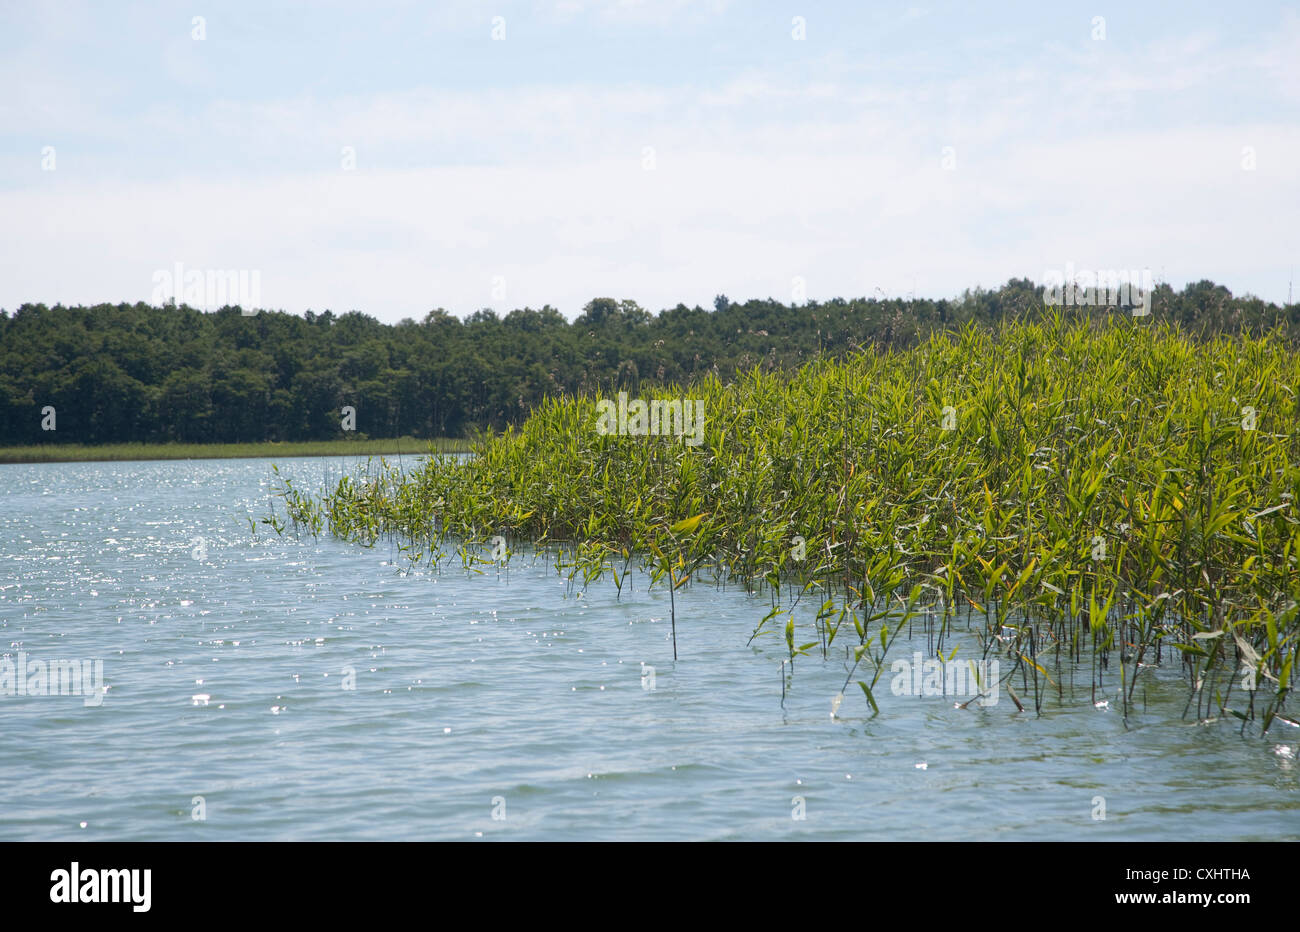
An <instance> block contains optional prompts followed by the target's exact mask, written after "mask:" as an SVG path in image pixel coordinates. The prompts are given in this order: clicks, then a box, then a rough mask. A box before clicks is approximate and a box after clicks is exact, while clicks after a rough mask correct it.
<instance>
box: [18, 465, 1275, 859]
mask: <svg viewBox="0 0 1300 932" xmlns="http://www.w3.org/2000/svg"><path fill="white" fill-rule="evenodd" d="M409 462H410V460H409V459H408V463H409ZM355 464H356V461H355V460H344V459H342V458H337V457H335V458H313V459H293V460H281V461H279V466H280V470H281V473H282V474H283V475H287V476H289V477H291V478H293V479H294V480H295V484H296V485H299V486H301V487H303V488H306V489H317V488H320V487H322V486H323V484H324V483H325V482H326V481H327V480H328V479H329V478H331V477H332V478H335V479H337V478H338V477H339V476H340V475H342V474H343V472H344V471H345V470H347V469H350V468H351V467H353V466H354V465H355ZM271 467H272V461H271V460H264V459H241V460H201V461H170V462H113V463H58V464H41V465H30V466H29V465H6V466H0V489H2V491H0V638H3V641H2V642H0V647H2V648H3V654H4V657H3V659H4V661H5V662H6V663H8V664H9V665H10V669H11V670H14V671H17V670H19V669H20V668H21V666H22V665H26V669H27V670H28V671H32V670H37V669H41V668H43V669H46V670H49V669H51V668H52V667H53V666H54V664H55V662H57V661H75V662H76V663H78V664H81V665H82V668H81V669H82V673H83V674H84V675H83V676H81V678H79V679H77V680H76V681H75V682H74V683H73V686H76V687H79V686H83V685H86V684H90V686H91V687H93V689H91V688H87V690H86V693H91V694H79V693H77V692H75V690H74V691H73V692H72V693H71V694H62V695H60V694H53V695H42V694H39V693H40V692H41V691H42V689H41V680H42V679H45V677H38V678H37V679H36V680H35V681H27V682H24V683H23V688H21V689H18V688H11V689H10V690H8V692H11V693H13V694H12V695H11V694H0V775H2V776H3V780H2V781H0V838H5V839H8V840H20V839H21V840H67V839H84V840H261V839H322V840H323V839H357V840H359V839H374V840H424V839H465V840H473V839H477V838H483V839H548V840H573V839H628V840H632V839H785V838H791V839H804V838H817V839H845V840H848V839H869V840H891V841H923V840H947V841H953V840H998V839H1005V840H1030V839H1033V840H1043V839H1053V840H1091V839H1098V840H1101V839H1108V840H1121V839H1125V840H1126V839H1149V840H1164V839H1167V840H1209V839H1215V840H1226V839H1239V840H1251V839H1258V840H1282V839H1297V838H1300V768H1298V762H1297V759H1296V758H1297V739H1298V736H1297V734H1296V729H1294V728H1291V727H1289V726H1287V725H1285V724H1275V725H1274V727H1273V728H1272V729H1271V730H1270V732H1269V735H1268V736H1267V737H1265V738H1260V737H1259V735H1258V732H1257V729H1255V730H1254V731H1253V732H1248V733H1247V735H1246V736H1244V737H1243V736H1242V734H1241V732H1240V723H1239V722H1235V721H1216V722H1210V723H1205V724H1202V723H1197V722H1195V721H1194V720H1191V719H1188V720H1184V719H1183V718H1182V712H1183V706H1184V702H1185V701H1186V696H1187V692H1186V687H1185V684H1184V682H1183V680H1182V679H1181V678H1180V677H1179V674H1178V669H1177V666H1176V664H1170V663H1166V665H1165V667H1163V668H1160V669H1154V670H1144V671H1143V677H1144V678H1145V682H1140V683H1139V686H1138V690H1137V697H1136V702H1137V707H1138V708H1137V710H1136V712H1135V713H1134V714H1133V715H1131V716H1130V719H1129V722H1128V724H1127V726H1126V724H1125V722H1124V720H1123V716H1122V714H1121V712H1120V711H1119V708H1118V706H1119V703H1118V700H1117V697H1116V695H1115V689H1116V688H1117V684H1118V676H1117V674H1116V673H1115V672H1114V671H1112V673H1111V674H1110V675H1109V676H1108V678H1107V680H1106V683H1107V691H1108V692H1107V694H1105V695H1101V696H1099V697H1098V698H1097V701H1096V702H1095V703H1094V701H1093V697H1092V696H1091V695H1090V689H1089V685H1088V684H1089V671H1088V670H1087V669H1082V670H1081V671H1079V672H1078V675H1077V676H1074V677H1067V678H1065V679H1064V682H1063V683H1062V687H1063V689H1064V693H1065V695H1064V700H1063V701H1058V700H1057V699H1056V697H1055V692H1054V691H1053V695H1052V696H1051V697H1050V698H1049V699H1048V700H1047V702H1046V703H1045V705H1044V708H1043V714H1042V715H1041V716H1036V715H1035V714H1034V713H1033V711H1032V706H1031V708H1030V711H1028V712H1026V713H1018V712H1016V711H1015V706H1014V705H1013V704H1012V702H1010V701H1009V699H1008V697H1007V696H1006V695H1005V694H1003V695H1001V696H1000V697H999V699H998V701H997V702H995V703H992V704H989V705H987V706H981V705H980V704H979V703H978V702H976V703H971V704H970V705H969V706H968V707H966V708H958V707H957V706H958V705H959V704H960V703H961V702H964V701H965V699H966V698H969V697H962V698H961V699H960V700H954V697H953V696H932V695H924V694H923V695H912V694H910V693H909V692H907V691H903V694H901V695H896V694H894V693H893V692H892V691H891V689H890V683H891V674H890V673H888V672H886V673H885V674H884V675H883V676H882V678H881V681H880V683H879V684H878V686H877V689H876V691H875V694H876V698H877V700H878V702H879V705H880V710H881V714H880V715H879V716H877V717H875V718H872V717H870V711H871V710H870V708H869V707H868V705H867V702H866V700H865V697H864V696H863V694H862V692H861V690H860V689H859V688H858V687H857V686H856V685H854V683H850V684H849V688H848V689H846V690H845V691H844V697H843V700H842V703H841V704H840V705H839V706H838V714H837V715H836V716H832V702H833V700H834V698H835V697H836V696H837V694H839V693H840V691H841V689H842V688H843V687H844V682H845V678H846V675H847V670H846V665H845V661H844V650H843V644H842V642H841V641H837V642H836V643H835V644H833V645H832V646H831V652H830V658H829V659H823V658H822V657H821V654H820V652H818V654H817V655H816V656H815V657H813V656H810V657H800V658H798V659H797V660H796V661H795V665H794V672H793V675H792V676H787V673H788V671H783V670H782V667H781V662H782V660H783V659H785V658H786V657H787V653H786V649H785V644H784V641H783V640H782V638H781V635H780V633H779V632H778V631H776V630H775V629H774V631H773V633H772V634H770V635H765V636H762V637H760V638H758V639H756V640H755V641H754V642H753V643H752V644H748V645H747V643H746V642H747V641H748V640H749V637H750V634H751V633H752V631H753V629H754V627H755V626H756V625H757V624H758V622H759V620H761V619H762V618H763V616H764V615H765V614H766V613H767V611H768V609H769V607H770V600H769V598H768V597H767V596H764V595H749V594H746V593H745V592H744V591H743V590H741V589H737V588H734V587H727V588H725V589H724V588H719V587H715V586H712V585H700V584H695V585H692V586H689V587H687V588H684V589H682V590H679V591H678V593H677V642H678V651H679V654H680V659H679V660H678V661H677V662H676V663H674V662H673V648H672V639H671V630H670V615H669V596H668V592H667V590H666V588H664V587H663V586H662V585H661V586H659V587H657V588H654V589H649V590H647V586H646V582H647V581H646V579H645V578H644V577H637V578H635V579H633V580H632V582H631V588H630V590H629V588H628V587H626V586H625V587H624V590H623V592H622V595H621V597H620V596H619V593H618V590H617V589H616V588H615V586H614V585H613V583H612V581H610V580H609V579H608V578H606V579H603V580H599V581H596V582H593V583H592V584H591V586H589V587H588V588H587V589H586V590H585V591H583V590H582V588H581V586H574V585H571V584H570V583H569V582H568V580H567V579H566V578H564V577H563V576H561V575H559V574H557V572H556V570H555V568H554V565H553V563H552V562H551V561H550V560H549V559H548V558H546V557H545V556H541V557H539V556H537V555H526V554H521V555H516V556H515V558H514V559H513V560H512V561H511V563H510V565H509V567H508V569H507V570H502V571H498V570H496V569H488V570H487V571H486V572H478V573H470V572H467V571H465V570H464V569H463V567H462V566H461V564H460V562H459V561H458V560H456V559H452V560H449V561H446V562H444V564H443V566H442V568H441V569H439V570H437V571H433V570H430V569H429V568H427V567H422V568H419V569H416V570H414V571H412V570H411V569H410V568H409V564H408V561H407V560H406V559H405V558H404V556H403V554H402V553H401V552H399V550H398V548H397V546H396V545H394V544H389V543H387V542H385V543H381V544H379V545H376V546H375V547H373V548H370V549H367V548H363V547H360V546H356V545H351V544H345V543H341V542H338V541H335V540H332V539H319V540H313V539H311V538H310V537H309V536H303V537H301V538H300V539H295V537H294V535H293V533H292V531H291V530H286V531H285V533H284V535H283V536H278V535H277V534H276V532H275V531H274V530H273V529H271V528H269V527H268V526H266V525H263V524H258V523H257V522H258V521H259V520H260V519H261V518H262V517H263V516H265V515H266V514H267V513H268V509H269V507H270V499H271V495H272V488H273V485H274V475H273V473H272V469H271ZM277 512H278V514H280V515H281V516H283V508H278V509H277ZM813 610H814V611H815V607H814V608H813ZM801 640H811V637H808V638H801ZM956 643H960V644H963V647H962V650H963V651H968V650H969V649H970V647H971V646H973V640H971V641H963V640H962V639H961V638H958V640H957V642H956ZM926 649H927V647H926V638H925V637H924V635H923V634H922V633H921V631H920V628H919V627H918V628H917V629H916V630H915V632H914V636H913V637H912V639H911V643H903V642H902V641H900V642H899V645H898V646H897V647H895V648H893V649H891V652H890V658H891V659H893V658H910V657H912V656H913V651H914V650H916V651H925V650H926ZM20 661H21V663H20ZM34 664H39V665H41V667H37V666H33V665H34ZM95 664H101V666H100V667H98V668H97V667H95V666H94V665H95ZM1117 666H1118V665H1116V667H1117ZM1006 668H1007V669H1009V668H1010V661H1007V662H1006ZM94 669H100V670H102V681H100V680H98V679H96V678H95V676H94V674H93V672H92V671H93V670H94ZM1053 675H1054V676H1055V673H1053ZM17 676H18V674H17V673H16V672H15V673H14V674H13V675H12V677H11V679H10V681H9V682H10V684H11V686H12V685H13V684H14V683H15V682H16V679H17ZM858 678H859V677H857V676H855V677H854V680H855V681H856V679H858ZM783 682H784V693H785V695H784V697H783V695H782V693H783ZM47 683H48V680H47ZM32 685H34V686H35V688H27V687H29V686H32ZM63 685H64V686H67V685H68V684H67V682H66V680H65V681H64V683H63ZM45 691H46V692H55V693H57V692H58V690H57V689H54V690H51V689H49V687H48V685H47V686H46V687H45ZM3 692H4V691H3V690H0V693H3ZM24 693H26V694H24ZM33 693H37V694H33ZM1021 695H1022V698H1023V695H1024V694H1023V693H1021Z"/></svg>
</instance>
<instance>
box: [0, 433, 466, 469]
mask: <svg viewBox="0 0 1300 932" xmlns="http://www.w3.org/2000/svg"><path fill="white" fill-rule="evenodd" d="M430 445H432V446H433V448H434V449H435V450H436V451H437V452H439V453H463V452H467V451H469V450H470V449H471V448H472V444H471V443H470V441H468V440H448V439H438V440H420V439H417V438H415V437H399V438H396V439H391V440H310V441H302V442H290V443H271V442H267V443H113V444H106V445H104V446H83V445H79V444H70V443H49V444H41V445H39V446H25V447H0V463H67V462H95V461H114V460H191V459H192V460H202V459H248V458H259V457H270V458H276V459H287V458H290V457H296V456H391V455H396V454H398V453H401V454H402V455H416V456H418V455H420V454H424V453H428V452H429V448H430Z"/></svg>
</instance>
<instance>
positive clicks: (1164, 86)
mask: <svg viewBox="0 0 1300 932" xmlns="http://www.w3.org/2000/svg"><path fill="white" fill-rule="evenodd" d="M1298 207H1300V9H1298V8H1297V6H1296V5H1294V4H1288V3H1273V2H1266V0H1262V2H1250V3H1242V4H1235V5H1232V6H1231V7H1228V6H1226V5H1225V4H1223V3H1221V2H1220V3H1201V2H1177V3H1141V2H1136V3H1135V2H1124V3H1115V2H1113V0H1109V2H1106V0H1090V2H1088V3H1084V4H1080V3H1074V2H1068V0H1067V2H1050V3H1041V2H1029V3H991V4H974V3H967V2H955V3H876V2H873V3H866V2H838V3H832V2H822V3H812V2H803V0H798V2H788V3H786V2H781V3H777V2H740V0H730V2H729V0H696V2H691V0H661V2H653V0H525V2H496V0H492V2H479V0H445V2H433V3H430V2H425V3H382V2H367V3H353V2H349V3H331V2H324V3H313V4H305V3H304V4H282V3H275V2H253V3H242V2H221V3H218V2H213V0H194V2H190V3H188V4H177V3H135V4H130V5H129V6H128V5H118V4H105V3H94V2H89V3H66V2H59V0H42V2H40V3H18V2H14V0H0V308H7V309H9V310H11V311H12V310H13V309H15V308H17V307H18V306H19V305H21V304H23V303H25V302H42V303H46V304H55V303H63V304H78V303H87V304H88V303H99V302H120V301H127V302H134V301H150V300H152V299H153V298H155V297H156V296H157V292H158V287H159V280H160V279H159V277H158V276H159V274H160V273H161V272H162V271H167V272H171V271H172V270H174V269H175V268H176V264H177V263H180V264H181V266H182V268H183V269H184V270H187V271H193V270H199V271H200V272H203V271H211V270H221V271H225V270H242V271H245V272H251V273H256V274H255V280H256V281H257V282H258V283H259V284H260V295H259V297H260V301H259V303H260V304H261V306H264V307H267V308H278V309H283V310H286V311H290V312H293V313H302V312H303V311H306V310H308V309H311V310H314V311H317V312H320V311H323V310H326V309H331V310H333V311H335V312H336V313H342V312H345V311H349V310H359V311H362V312H364V313H367V314H370V315H372V316H374V317H377V318H379V319H380V320H383V321H387V322H396V321H398V320H400V319H403V318H408V317H409V318H413V319H416V320H419V319H421V318H422V317H423V316H424V314H425V313H427V312H428V311H429V310H431V309H433V308H445V309H446V310H448V311H450V312H452V313H453V314H456V315H458V316H466V315H468V314H471V313H473V312H475V311H477V310H479V309H482V308H493V309H495V310H496V311H498V312H499V313H505V312H507V311H509V310H511V309H514V308H519V307H525V306H529V307H534V308H539V307H541V306H543V305H546V304H549V305H551V306H553V307H555V308H557V309H558V310H560V311H561V312H562V313H563V314H564V315H565V316H566V317H568V318H570V319H572V318H573V317H574V316H576V315H577V314H578V313H580V312H581V309H582V307H583V305H584V304H586V302H588V301H589V300H591V299H592V298H594V297H603V296H608V297H614V298H618V299H632V300H634V301H636V302H638V303H639V304H640V305H641V306H642V307H645V308H647V309H649V310H651V311H658V310H660V309H662V308H665V307H672V306H675V305H676V304H678V303H685V304H688V305H696V304H699V305H702V306H705V307H708V306H710V305H711V302H712V300H713V298H714V296H715V295H717V294H726V295H728V296H729V297H730V298H731V300H732V301H744V300H746V299H748V298H769V297H771V298H775V299H777V300H779V301H783V302H787V303H789V302H795V303H800V302H802V301H803V300H825V299H829V298H833V297H845V298H852V297H864V296H865V297H873V296H874V297H897V296H904V297H906V296H910V295H913V294H914V295H916V296H918V297H931V298H944V297H955V296H957V295H959V294H960V293H961V292H962V290H963V289H966V288H975V287H985V288H996V287H997V286H999V285H1001V284H1002V283H1004V282H1005V281H1007V280H1008V279H1010V278H1030V279H1032V280H1034V281H1036V282H1041V281H1043V280H1044V278H1045V276H1046V275H1047V274H1048V273H1049V272H1050V271H1051V270H1063V269H1065V268H1066V266H1067V263H1068V264H1070V266H1071V267H1072V268H1074V269H1076V270H1110V269H1117V270H1118V269H1133V270H1137V269H1150V270H1152V272H1153V274H1154V277H1155V279H1156V281H1165V282H1169V283H1170V284H1172V285H1173V286H1174V287H1175V288H1181V287H1182V286H1183V285H1184V284H1186V283H1187V282H1188V281H1199V280H1201V279H1210V280H1213V281H1215V282H1218V283H1219V284H1223V285H1226V286H1227V287H1228V288H1230V289H1231V290H1232V291H1233V292H1234V293H1235V294H1245V293H1249V294H1255V295H1258V296H1259V297H1262V298H1264V299H1266V300H1272V301H1278V302H1283V301H1286V300H1287V297H1288V288H1289V282H1290V280H1291V278H1292V276H1293V271H1292V270H1293V268H1294V267H1296V266H1300V223H1298V222H1297V208H1298ZM163 280H164V281H165V280H166V279H163ZM155 303H157V302H155Z"/></svg>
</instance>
